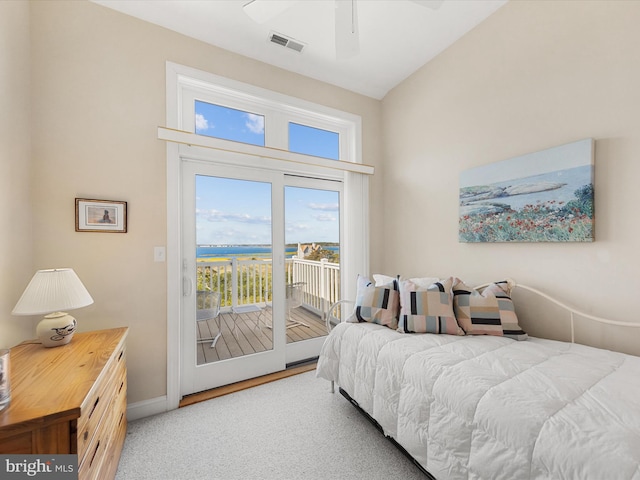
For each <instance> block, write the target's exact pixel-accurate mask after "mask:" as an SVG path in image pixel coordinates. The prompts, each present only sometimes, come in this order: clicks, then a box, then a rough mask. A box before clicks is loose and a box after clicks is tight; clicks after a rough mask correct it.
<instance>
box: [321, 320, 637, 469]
mask: <svg viewBox="0 0 640 480" xmlns="http://www.w3.org/2000/svg"><path fill="white" fill-rule="evenodd" d="M317 375H318V376H319V377H322V378H325V379H327V380H334V381H335V382H336V383H337V384H338V385H339V386H340V387H341V388H343V389H344V390H345V391H346V392H347V393H348V394H349V395H350V396H351V397H352V398H353V399H354V400H356V401H357V402H358V403H359V404H360V407H362V408H363V409H364V410H365V411H366V412H367V413H368V414H369V415H371V416H372V417H373V418H375V419H376V420H377V421H378V422H379V423H380V425H381V426H382V428H383V430H384V432H385V434H386V435H389V436H391V437H393V438H394V439H395V440H396V441H398V442H399V443H400V444H401V445H402V446H403V447H404V448H405V449H406V450H407V451H408V452H409V453H410V454H411V455H412V456H413V457H414V458H415V459H416V460H417V461H418V462H419V463H420V464H421V465H422V466H423V467H424V468H425V469H427V470H428V471H429V472H430V473H431V474H432V475H434V476H435V477H436V478H437V479H438V480H445V479H467V478H468V479H486V480H496V479H508V480H518V479H528V478H536V479H538V478H539V479H543V478H544V479H554V480H555V479H580V480H582V479H595V480H609V479H635V480H640V357H634V356H630V355H624V354H621V353H615V352H610V351H606V350H600V349H596V348H592V347H586V346H583V345H577V344H570V343H563V342H557V341H551V340H543V339H537V338H530V339H529V340H527V341H522V342H517V341H514V340H510V339H507V338H503V337H489V336H466V337H456V336H450V335H430V334H401V333H398V332H396V331H394V330H391V329H389V328H386V327H382V326H379V325H375V324H369V323H366V324H364V323H362V324H353V323H341V324H339V325H338V326H336V328H334V329H333V330H332V332H331V334H330V335H329V337H328V338H327V340H326V342H325V344H324V346H323V347H322V351H321V354H320V358H319V361H318V367H317Z"/></svg>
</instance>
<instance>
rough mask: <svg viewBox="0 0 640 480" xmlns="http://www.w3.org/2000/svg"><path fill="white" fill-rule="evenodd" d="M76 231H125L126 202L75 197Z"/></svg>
mask: <svg viewBox="0 0 640 480" xmlns="http://www.w3.org/2000/svg"><path fill="white" fill-rule="evenodd" d="M76 232H105V233H126V232H127V202H117V201H114V200H91V199H88V198H76Z"/></svg>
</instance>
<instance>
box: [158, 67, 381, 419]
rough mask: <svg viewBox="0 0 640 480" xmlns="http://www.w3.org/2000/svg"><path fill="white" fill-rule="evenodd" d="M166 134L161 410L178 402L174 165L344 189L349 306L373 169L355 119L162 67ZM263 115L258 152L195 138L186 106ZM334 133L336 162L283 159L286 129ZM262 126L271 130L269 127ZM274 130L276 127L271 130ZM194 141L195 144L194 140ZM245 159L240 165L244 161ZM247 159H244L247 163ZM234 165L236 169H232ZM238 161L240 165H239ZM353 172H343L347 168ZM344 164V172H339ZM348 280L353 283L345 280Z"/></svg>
mask: <svg viewBox="0 0 640 480" xmlns="http://www.w3.org/2000/svg"><path fill="white" fill-rule="evenodd" d="M166 82H167V83H166V84H167V89H166V92H167V117H166V127H167V128H164V127H159V128H158V138H160V139H163V140H167V147H166V148H167V257H166V258H167V396H166V410H173V409H175V408H178V405H179V402H180V361H181V354H180V349H181V321H182V319H181V315H182V313H181V312H182V308H181V307H182V305H181V294H182V288H183V285H182V282H183V269H184V265H183V260H182V258H181V255H182V245H181V228H182V218H181V211H182V209H181V204H182V192H181V162H182V159H186V158H189V159H201V160H202V161H206V157H210V155H211V154H210V153H209V152H210V150H208V151H206V150H207V149H211V148H213V149H216V150H217V151H218V153H217V154H216V161H218V162H222V163H228V164H233V165H236V166H237V167H238V168H243V167H245V166H246V167H251V166H252V165H254V166H255V165H257V164H258V163H259V164H260V165H261V166H263V167H264V165H265V164H269V165H270V166H271V168H274V169H277V170H286V171H288V172H291V173H293V174H298V175H300V174H302V175H305V174H308V175H310V176H314V177H317V178H326V179H335V180H339V181H342V182H343V183H344V202H345V215H344V217H345V218H344V225H345V229H344V233H343V236H342V242H343V243H344V244H345V246H346V247H347V248H350V247H349V245H353V246H357V247H355V248H351V250H352V252H353V253H352V254H351V255H349V257H348V261H345V262H344V263H345V265H343V268H344V274H343V278H344V279H345V281H344V282H343V293H342V298H348V299H355V293H356V292H355V283H356V282H355V278H356V275H357V274H359V273H360V274H367V273H368V270H369V235H368V232H369V218H368V217H369V207H368V205H369V196H368V188H369V179H368V174H371V173H373V167H370V166H366V165H364V164H362V153H361V152H362V147H361V145H362V138H361V137H362V133H361V118H360V117H359V116H357V115H353V114H350V113H347V112H342V111H339V110H336V109H333V108H330V107H326V106H323V105H318V104H314V103H312V102H308V101H306V100H301V99H298V98H294V97H290V96H287V95H284V94H280V93H277V92H272V91H269V90H266V89H262V88H259V87H256V86H253V85H248V84H245V83H241V82H238V81H235V80H231V79H228V78H225V77H221V76H218V75H214V74H210V73H207V72H203V71H200V70H196V69H193V68H190V67H186V66H183V65H179V64H175V63H172V62H167V65H166ZM196 98H197V99H198V100H202V101H207V102H212V103H216V104H218V105H224V106H228V107H230V108H235V109H239V110H245V111H248V112H252V113H257V114H264V115H265V134H266V135H265V145H266V146H265V147H259V146H254V145H247V144H241V143H237V142H232V141H228V140H222V139H216V138H212V137H207V136H201V135H195V134H194V132H195V114H194V108H193V100H194V99H196ZM290 121H291V122H295V123H300V124H303V125H308V126H311V127H316V128H322V129H324V130H330V131H334V132H338V133H339V135H340V160H339V161H336V160H329V159H323V158H319V157H312V156H309V155H303V154H298V153H293V152H288V130H289V128H288V127H289V126H288V123H289V122H290ZM268 122H275V123H272V126H271V127H269V123H268ZM273 125H280V126H281V127H280V128H273ZM197 137H202V141H200V140H199V139H198V138H197ZM247 153H248V154H249V155H253V157H252V158H248V157H247V155H245V154H247ZM247 158H248V159H247ZM238 162H240V163H238ZM242 162H244V163H242ZM349 164H351V165H353V166H352V167H349V166H348V165H349ZM345 165H346V166H347V167H346V168H345ZM350 279H354V280H353V281H349V280H350Z"/></svg>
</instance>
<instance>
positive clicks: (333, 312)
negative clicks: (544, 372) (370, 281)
mask: <svg viewBox="0 0 640 480" xmlns="http://www.w3.org/2000/svg"><path fill="white" fill-rule="evenodd" d="M507 283H508V284H509V287H510V288H511V290H513V289H514V288H516V287H517V288H521V289H523V290H528V291H529V292H532V293H535V294H536V295H539V296H540V297H542V298H544V299H545V300H548V301H550V302H551V303H553V304H555V305H558V306H559V307H561V308H563V309H564V310H566V311H567V312H569V313H570V318H571V320H570V322H571V343H575V317H581V318H584V319H588V320H593V321H594V322H598V323H602V324H606V325H615V326H618V327H629V328H640V322H620V321H618V320H609V319H607V318H602V317H598V316H596V315H591V314H589V313H585V312H582V311H580V310H578V309H577V308H574V307H571V306H569V305H567V304H566V303H563V302H561V301H560V300H557V299H555V298H553V297H551V296H550V295H547V294H546V293H544V292H541V291H540V290H538V289H537V288H533V287H529V286H527V285H523V284H518V283H516V282H515V280H513V279H510V278H509V279H507ZM489 285H491V283H484V284H482V285H479V286H477V287H475V289H476V290H482V289H484V288H486V287H488V286H489ZM353 304H354V302H353V301H351V300H340V301H338V302H336V303H334V304H333V305H331V307H330V308H329V311H328V312H327V316H326V318H325V322H326V325H327V332H330V331H331V329H332V328H333V325H335V323H340V322H341V321H344V320H342V318H344V315H343V316H340V317H339V316H337V311H338V308H341V306H342V305H353ZM332 319H333V320H337V322H332V321H331V320H332ZM334 392H335V384H334V382H331V393H334Z"/></svg>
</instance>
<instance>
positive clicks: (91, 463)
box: [89, 440, 100, 467]
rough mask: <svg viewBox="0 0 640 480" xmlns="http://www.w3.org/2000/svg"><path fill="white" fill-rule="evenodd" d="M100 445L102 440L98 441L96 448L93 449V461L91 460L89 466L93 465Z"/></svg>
mask: <svg viewBox="0 0 640 480" xmlns="http://www.w3.org/2000/svg"><path fill="white" fill-rule="evenodd" d="M99 447H100V440H98V443H96V448H95V449H94V450H93V457H91V461H90V462H89V467H91V465H93V461H94V460H95V459H96V454H97V453H98V448H99Z"/></svg>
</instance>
